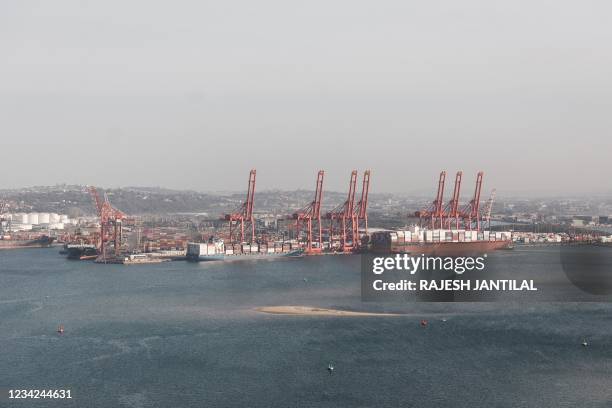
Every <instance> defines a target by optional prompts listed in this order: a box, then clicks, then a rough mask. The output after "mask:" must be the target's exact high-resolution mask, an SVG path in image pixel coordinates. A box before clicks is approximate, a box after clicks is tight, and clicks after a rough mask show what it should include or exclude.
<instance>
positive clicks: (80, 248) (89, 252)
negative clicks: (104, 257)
mask: <svg viewBox="0 0 612 408" xmlns="http://www.w3.org/2000/svg"><path fill="white" fill-rule="evenodd" d="M63 252H65V253H66V258H68V259H80V260H85V259H95V258H96V256H97V255H98V251H97V247H96V246H95V245H94V244H66V245H64V251H63Z"/></svg>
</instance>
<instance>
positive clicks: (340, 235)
mask: <svg viewBox="0 0 612 408" xmlns="http://www.w3.org/2000/svg"><path fill="white" fill-rule="evenodd" d="M356 185H357V170H353V171H352V172H351V179H350V181H349V191H348V197H347V199H346V201H344V203H342V204H340V205H339V206H337V207H336V208H334V209H333V210H331V211H330V212H328V213H327V214H325V218H326V219H328V220H329V245H330V249H332V250H339V251H341V252H349V251H351V250H352V248H353V246H354V241H355V237H354V236H353V234H354V231H355V227H354V225H355V223H356V216H355V188H356ZM337 229H339V231H338V230H337ZM338 241H339V247H336V242H338Z"/></svg>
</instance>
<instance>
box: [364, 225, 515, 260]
mask: <svg viewBox="0 0 612 408" xmlns="http://www.w3.org/2000/svg"><path fill="white" fill-rule="evenodd" d="M510 248H512V232H510V231H503V232H501V231H500V232H492V231H470V230H443V229H436V230H427V229H421V228H419V227H418V226H415V227H412V228H410V229H408V230H403V231H380V232H374V233H373V234H372V236H371V250H372V252H376V253H407V254H415V255H421V254H423V255H430V256H465V255H472V254H484V253H487V252H490V251H494V250H498V249H510Z"/></svg>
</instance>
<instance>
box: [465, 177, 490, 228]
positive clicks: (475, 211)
mask: <svg viewBox="0 0 612 408" xmlns="http://www.w3.org/2000/svg"><path fill="white" fill-rule="evenodd" d="M483 176H484V172H482V171H479V172H478V174H477V175H476V187H475V188H474V196H473V197H472V200H471V201H470V202H469V203H468V204H466V205H465V206H464V207H463V208H462V209H461V211H459V216H460V217H461V218H462V219H463V224H464V227H465V229H467V230H473V229H474V226H475V227H476V228H475V229H476V231H480V192H481V190H482V178H483Z"/></svg>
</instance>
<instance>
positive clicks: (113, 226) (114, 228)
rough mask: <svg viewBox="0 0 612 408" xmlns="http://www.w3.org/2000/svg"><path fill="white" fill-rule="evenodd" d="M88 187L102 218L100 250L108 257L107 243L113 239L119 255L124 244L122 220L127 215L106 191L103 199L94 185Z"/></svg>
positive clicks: (116, 252) (115, 249) (99, 216)
mask: <svg viewBox="0 0 612 408" xmlns="http://www.w3.org/2000/svg"><path fill="white" fill-rule="evenodd" d="M87 189H88V191H89V194H90V195H91V197H92V199H93V202H94V204H95V206H96V210H97V212H98V218H99V219H100V244H99V252H100V254H101V255H102V256H103V257H106V246H107V243H108V242H111V241H112V242H113V246H114V252H115V256H117V255H119V252H120V250H121V244H122V221H123V220H124V219H125V218H126V216H125V214H124V213H123V212H122V211H120V210H118V209H116V208H115V207H113V206H112V205H111V203H110V201H109V199H108V195H107V194H106V193H104V199H102V198H101V197H100V194H99V193H98V190H97V189H96V188H95V187H94V186H89V187H88V188H87Z"/></svg>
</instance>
